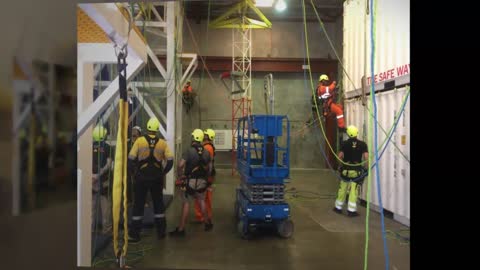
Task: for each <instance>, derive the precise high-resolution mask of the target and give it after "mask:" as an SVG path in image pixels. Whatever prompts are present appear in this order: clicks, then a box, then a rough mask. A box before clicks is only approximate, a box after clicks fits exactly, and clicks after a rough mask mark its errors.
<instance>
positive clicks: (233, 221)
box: [3, 0, 410, 269]
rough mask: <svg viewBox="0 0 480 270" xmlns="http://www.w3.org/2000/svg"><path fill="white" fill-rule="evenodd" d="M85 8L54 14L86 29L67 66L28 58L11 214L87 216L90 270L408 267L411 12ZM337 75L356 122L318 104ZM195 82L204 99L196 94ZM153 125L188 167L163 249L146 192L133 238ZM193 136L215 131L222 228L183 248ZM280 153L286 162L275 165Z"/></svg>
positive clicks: (235, 1)
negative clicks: (362, 159)
mask: <svg viewBox="0 0 480 270" xmlns="http://www.w3.org/2000/svg"><path fill="white" fill-rule="evenodd" d="M58 8H61V6H58ZM74 13H75V14H76V16H74V18H70V17H69V18H67V16H64V15H56V16H57V17H56V18H55V19H56V20H57V23H58V24H59V25H61V22H62V21H63V22H68V23H70V24H73V25H74V27H75V28H76V32H75V33H73V35H75V36H74V38H73V39H72V33H69V34H68V35H67V34H66V35H65V36H64V39H61V37H62V35H60V37H58V41H57V44H58V46H57V48H58V49H57V51H58V53H57V54H56V55H55V57H49V58H46V59H34V58H35V57H32V56H31V55H28V54H25V53H23V54H22V53H17V55H16V57H15V61H14V65H13V68H12V71H11V72H12V75H13V78H14V79H13V87H14V92H13V93H14V96H13V100H14V106H13V108H14V110H13V111H14V113H13V114H12V117H11V120H12V122H13V123H18V124H15V125H13V129H14V131H13V134H15V136H14V139H15V140H14V142H15V143H14V151H13V155H12V157H10V160H9V161H8V162H5V163H3V164H10V165H11V166H10V168H11V175H12V179H13V181H12V198H11V202H12V203H11V206H12V207H11V211H12V213H13V215H14V216H22V215H23V216H28V215H35V214H36V213H42V215H44V216H45V217H46V218H47V219H48V217H49V216H50V217H52V218H53V217H54V216H55V215H56V214H58V213H60V212H62V211H76V213H77V219H76V224H75V227H76V250H77V253H76V265H77V266H86V267H121V268H129V267H135V268H152V269H155V268H160V269H162V268H168V269H319V268H325V269H359V268H362V267H363V268H364V269H382V268H384V269H410V116H409V114H410V101H409V95H410V49H409V48H410V47H409V46H410V45H409V44H410V36H409V29H410V26H409V16H410V2H409V1H394V0H376V1H361V0H345V1H344V0H298V1H297V0H295V1H294V0H225V1H213V0H211V1H209V0H204V1H181V0H179V1H148V2H137V1H133V2H128V3H121V2H117V3H82V4H78V5H76V6H75V11H74ZM58 16H61V18H59V17H58ZM51 20H53V19H51ZM400 22H401V23H400ZM68 23H66V24H67V25H69V24H68ZM58 27H62V26H58ZM59 31H60V30H59ZM60 40H61V41H60ZM30 46H32V45H30ZM72 48H74V50H72ZM20 51H21V50H20ZM23 51H28V50H27V49H23ZM50 54H52V53H50ZM32 59H34V60H32ZM124 63H126V68H125V65H124ZM325 75H326V77H327V80H328V81H329V83H331V82H333V81H335V82H336V85H335V87H333V89H332V88H331V91H332V93H333V91H335V92H334V93H335V94H332V95H333V99H331V100H333V103H334V104H339V107H340V108H342V110H341V112H338V111H336V110H335V109H331V107H328V106H324V105H325V104H324V102H325V103H326V102H327V101H323V100H322V99H321V98H320V94H319V93H320V92H317V90H318V89H320V87H319V86H318V85H319V83H320V78H322V76H325ZM372 78H373V79H372ZM187 84H189V85H190V86H191V89H192V92H193V93H194V94H192V95H185V89H186V88H185V87H186V85H187ZM317 87H318V88H317ZM327 89H328V87H327ZM318 91H319V90H318ZM187 92H188V91H187ZM327 92H328V90H327ZM372 93H373V94H372ZM327 107H328V108H327ZM75 108H76V111H75ZM75 118H76V124H75V122H72V121H71V120H70V119H75ZM152 118H156V119H157V120H158V122H159V127H158V128H157V130H156V131H157V135H158V136H159V138H160V139H163V140H165V142H166V145H167V147H168V148H169V149H170V152H171V153H172V155H173V161H174V162H173V168H172V170H171V171H170V172H168V173H167V174H166V175H165V176H164V179H163V181H164V183H165V184H164V186H163V202H164V205H165V208H166V209H165V219H166V230H167V236H166V237H165V238H162V239H157V236H156V232H155V228H156V226H157V225H156V224H155V221H154V216H155V215H156V214H154V209H153V206H152V204H153V201H152V197H151V196H150V195H149V196H150V197H148V196H147V199H146V204H145V207H144V217H143V219H142V222H143V223H142V233H141V240H140V242H138V243H134V242H133V241H130V240H129V237H130V236H129V235H128V231H129V229H131V226H132V204H133V203H132V202H131V201H129V200H127V199H126V197H128V196H130V195H127V193H128V192H130V191H128V190H127V188H128V187H127V185H128V184H127V183H128V181H134V180H131V176H130V175H127V171H128V170H129V168H127V167H128V166H127V163H128V162H127V155H128V154H129V150H130V149H131V147H132V145H133V139H132V135H133V134H134V129H135V128H134V127H140V129H142V133H143V132H146V130H147V129H148V125H149V124H148V123H150V121H149V120H151V119H152ZM262 121H264V122H262ZM258 123H273V124H272V125H273V126H268V127H267V124H265V126H260V124H258ZM268 125H270V124H268ZM350 126H355V127H356V133H355V134H357V133H358V135H355V136H356V137H358V139H360V140H362V141H364V142H365V143H366V144H367V145H368V163H367V164H369V165H370V166H367V167H368V168H367V170H366V171H364V172H362V175H363V177H362V179H361V180H362V182H360V183H361V184H359V187H358V189H357V192H358V193H359V194H358V199H357V204H358V207H356V211H357V213H358V216H353V217H352V216H349V215H347V212H348V211H346V208H347V206H345V207H344V211H343V213H340V214H339V213H337V212H336V211H333V210H332V209H334V208H335V207H336V199H337V195H338V190H339V185H340V183H341V182H343V181H344V178H342V176H341V172H342V169H341V168H343V167H342V166H344V165H347V164H345V163H344V162H342V160H341V159H340V158H339V152H340V150H341V149H343V148H342V145H343V143H344V142H346V141H347V140H348V138H349V136H350V135H349V134H350V133H349V131H350V129H349V127H350ZM99 127H101V128H102V130H105V132H106V133H105V134H103V136H101V137H102V139H101V140H102V141H103V143H105V144H106V145H108V148H106V149H108V154H107V155H108V156H109V157H110V159H111V160H112V164H111V165H110V166H109V168H108V172H107V173H106V175H107V176H106V178H105V179H106V181H104V182H103V183H102V185H103V186H102V187H101V189H102V190H106V193H104V194H100V192H96V191H95V188H96V187H95V184H96V183H97V182H95V181H92V179H93V178H92V177H93V174H94V173H93V171H95V168H94V166H95V165H96V162H95V159H96V158H97V157H99V155H98V154H95V153H94V154H93V155H92V145H95V142H98V136H97V135H98V133H95V132H96V131H95V130H97V129H98V128H99ZM195 129H200V130H202V131H203V130H207V129H212V130H214V132H215V139H214V140H212V142H213V144H214V145H215V170H216V176H215V181H214V182H213V184H212V191H211V192H212V198H213V199H212V203H211V207H212V213H213V217H212V222H213V226H214V227H213V229H212V230H211V231H207V232H205V231H204V227H203V226H202V224H201V223H199V222H197V221H196V220H195V217H194V211H193V209H190V214H189V218H188V221H187V224H186V227H185V228H186V229H185V231H186V236H185V237H183V238H175V237H172V236H170V235H168V232H171V231H172V230H174V229H175V227H176V226H177V224H178V221H179V220H180V217H181V208H182V198H181V196H182V192H183V191H182V188H181V187H180V186H178V173H179V169H178V166H177V165H178V164H179V162H180V161H181V160H182V154H183V153H184V152H185V151H186V150H188V149H189V148H191V147H190V145H191V142H192V132H193V131H194V130H195ZM267 133H269V134H270V133H271V134H275V135H271V134H270V135H266V134H267ZM96 134H97V135H96ZM142 135H143V134H142ZM273 136H275V139H272V138H273ZM277 136H278V139H277ZM267 140H272V141H268V142H267ZM33 141H34V142H35V143H34V144H32V143H29V142H33ZM255 142H257V143H258V145H257V144H255ZM269 142H274V144H275V147H274V148H273V149H274V150H272V149H271V148H268V143H269ZM277 143H278V145H277ZM257 150H259V151H261V152H260V154H259V153H258V151H257ZM270 150H271V151H272V153H273V154H272V155H273V156H274V157H272V159H273V158H274V159H275V162H274V164H277V163H278V165H275V166H274V165H271V164H270V165H267V163H268V159H269V155H267V152H268V151H270ZM262 152H263V154H262ZM269 153H270V152H269ZM259 155H260V157H259ZM257 159H259V160H262V162H265V163H263V166H261V165H258V164H253V162H254V161H252V160H257ZM5 166H8V165H5ZM245 166H247V167H248V168H246V167H245ZM259 166H260V167H261V168H260V167H259ZM10 168H9V169H10ZM257 169H258V170H257ZM256 170H257V171H260V170H261V172H262V173H263V175H262V176H253V174H254V172H255V171H256ZM249 173H250V174H251V175H246V174H249ZM282 173H285V174H284V175H282V176H280V174H282ZM266 174H269V176H268V177H267V176H266ZM270 174H271V175H270ZM359 178H360V177H359ZM246 179H248V180H246ZM272 179H274V180H272ZM342 179H343V180H342ZM270 180H271V181H277V182H275V183H276V184H279V183H280V184H279V186H281V192H280V193H281V198H282V199H281V200H280V201H279V202H275V204H273V203H266V201H267V199H265V198H266V197H265V196H264V197H263V201H262V203H257V202H254V200H253V199H252V198H250V197H248V196H247V195H245V194H244V193H242V192H244V191H245V190H248V189H250V188H251V184H252V183H253V182H249V181H254V182H255V181H256V182H255V183H254V184H258V183H262V185H263V184H265V183H268V181H270ZM102 181H103V180H102ZM262 181H263V182H262ZM244 184H245V185H244ZM247 185H248V188H247V187H246V186H247ZM264 189H265V188H264ZM92 190H94V191H95V192H92ZM352 190H353V189H352ZM134 192H135V191H134ZM275 192H277V191H275ZM275 192H274V194H276V193H275ZM128 194H130V193H128ZM242 194H243V195H242ZM133 196H135V195H133ZM242 196H244V197H242ZM348 196H350V195H348ZM75 198H76V200H75ZM103 198H105V199H106V205H107V207H106V208H107V209H110V212H108V211H104V209H101V206H100V205H102V203H103V202H102V203H100V201H101V200H102V199H103ZM272 200H273V199H272ZM347 204H348V203H347ZM252 205H253V206H252ZM272 205H275V206H272ZM190 206H191V205H190ZM276 206H282V207H286V208H285V209H287V208H288V213H287V214H288V215H287V216H286V218H281V219H279V220H276V219H275V218H273V219H270V216H269V215H270V214H266V215H267V216H268V217H266V218H265V219H264V220H262V221H261V222H260V221H258V220H255V222H257V223H258V224H257V223H255V224H253V223H252V222H251V220H249V219H248V217H249V214H248V213H247V212H246V211H247V208H248V209H249V210H248V211H251V210H250V209H251V208H255V207H258V209H262V210H261V211H265V213H267V212H268V211H270V210H271V209H276V208H275V207H276ZM102 207H103V206H102ZM190 208H193V207H192V206H191V207H190ZM51 209H55V210H51ZM62 209H64V210H62ZM67 209H69V210H67ZM242 209H243V210H242ZM255 209H257V208H255ZM349 209H350V208H349ZM242 211H243V212H242ZM272 211H274V210H272ZM285 211H287V210H285ZM100 212H101V214H100ZM274 212H275V211H274ZM268 213H270V212H268ZM275 215H277V214H276V213H274V214H273V216H275ZM104 216H105V217H104ZM282 217H283V216H282ZM104 219H108V220H109V222H107V223H109V224H110V225H109V226H107V225H105V222H104ZM124 220H128V221H127V222H124ZM287 221H288V222H287ZM102 223H103V224H102ZM259 224H262V225H265V228H263V227H262V226H260V225H259ZM254 225H255V226H254ZM257 227H258V228H257ZM115 228H117V229H115ZM285 228H287V229H285ZM285 230H286V231H287V232H286V231H285ZM24 263H25V264H27V263H28V262H24Z"/></svg>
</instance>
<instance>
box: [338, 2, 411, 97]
mask: <svg viewBox="0 0 480 270" xmlns="http://www.w3.org/2000/svg"><path fill="white" fill-rule="evenodd" d="M366 2H367V1H363V0H361V1H360V0H349V1H346V2H344V18H343V21H344V29H343V64H344V65H345V69H346V71H347V73H348V76H349V77H350V78H351V80H352V81H353V85H352V82H350V80H349V79H348V77H347V76H345V74H343V85H344V86H345V91H346V92H348V91H352V90H355V89H359V88H361V86H362V84H361V80H362V76H363V75H364V74H365V73H366V76H367V77H368V78H370V77H371V71H370V57H371V56H370V54H371V48H370V47H371V46H370V44H371V42H370V40H371V36H370V16H369V15H367V16H366V15H365V14H366V12H365V10H366V7H365V3H366ZM376 2H377V11H376V19H375V20H376V37H375V38H376V42H375V67H374V68H375V70H374V72H375V75H376V76H374V79H375V77H376V79H377V82H382V81H386V80H391V79H394V78H396V77H400V76H402V75H405V74H408V73H410V1H409V0H378V1H376ZM365 31H366V35H365ZM365 46H367V49H366V50H365Z"/></svg>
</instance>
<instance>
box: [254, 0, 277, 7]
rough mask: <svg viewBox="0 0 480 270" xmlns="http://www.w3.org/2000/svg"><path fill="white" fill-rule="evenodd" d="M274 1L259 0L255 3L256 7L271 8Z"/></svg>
mask: <svg viewBox="0 0 480 270" xmlns="http://www.w3.org/2000/svg"><path fill="white" fill-rule="evenodd" d="M273 1H274V0H257V1H255V6H256V7H271V6H273Z"/></svg>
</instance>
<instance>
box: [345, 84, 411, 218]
mask: <svg viewBox="0 0 480 270" xmlns="http://www.w3.org/2000/svg"><path fill="white" fill-rule="evenodd" d="M407 89H408V90H407ZM408 93H409V87H403V88H401V89H395V90H392V91H387V92H382V93H378V94H376V104H377V118H378V131H377V143H378V156H379V158H380V162H379V163H378V165H379V171H380V174H379V175H380V186H381V189H382V202H383V207H384V208H385V209H386V210H388V211H391V212H393V214H394V218H395V219H396V220H398V221H400V222H401V223H403V224H405V225H409V224H410V98H409V96H407V94H408ZM404 100H405V106H404V109H403V111H402V104H403V102H404ZM345 105H346V111H345V112H346V115H347V123H348V124H349V125H355V126H357V127H358V128H359V136H358V138H359V139H361V140H363V141H365V142H366V143H367V144H368V147H369V149H370V151H371V153H372V155H374V154H373V153H374V152H373V151H374V141H373V138H374V132H372V133H370V128H369V125H370V124H369V123H368V121H369V115H370V113H369V111H370V112H371V113H372V114H373V111H374V110H373V107H372V108H368V110H367V106H368V105H369V104H367V106H363V105H362V101H361V99H350V100H346V101H345ZM396 117H399V120H398V123H397V124H396V126H395V125H394V123H395V119H396ZM372 123H373V122H372ZM393 128H395V129H394V131H393V133H392V135H391V138H390V141H389V142H388V144H387V145H386V148H384V144H385V143H386V142H387V138H388V136H387V135H388V134H389V133H390V130H391V129H393ZM370 134H371V135H372V140H371V141H370V140H369V138H370V137H369V136H370ZM372 165H373V164H372ZM366 188H367V181H366V180H365V182H364V185H363V192H362V194H361V195H360V198H362V199H363V200H365V201H366V200H367V198H366V192H365V191H366ZM370 191H371V198H370V202H371V203H372V204H373V205H375V206H377V207H374V209H377V210H378V209H379V205H380V201H379V197H378V193H377V179H376V174H375V171H374V170H373V169H372V182H371V190H370Z"/></svg>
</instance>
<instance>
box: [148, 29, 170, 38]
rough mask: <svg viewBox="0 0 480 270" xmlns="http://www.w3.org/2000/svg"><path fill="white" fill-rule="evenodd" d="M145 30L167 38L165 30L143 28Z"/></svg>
mask: <svg viewBox="0 0 480 270" xmlns="http://www.w3.org/2000/svg"><path fill="white" fill-rule="evenodd" d="M145 30H146V31H147V32H150V33H152V34H154V35H156V36H159V37H161V38H167V34H166V33H165V32H163V31H160V30H158V29H156V28H145Z"/></svg>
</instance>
